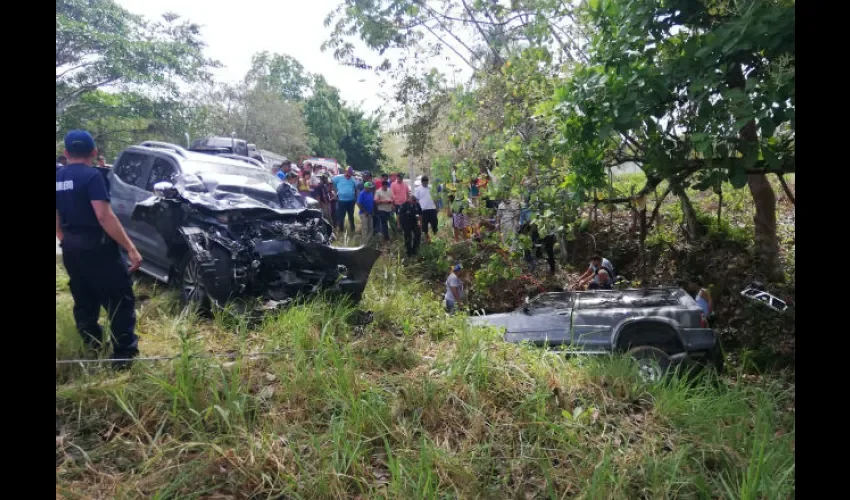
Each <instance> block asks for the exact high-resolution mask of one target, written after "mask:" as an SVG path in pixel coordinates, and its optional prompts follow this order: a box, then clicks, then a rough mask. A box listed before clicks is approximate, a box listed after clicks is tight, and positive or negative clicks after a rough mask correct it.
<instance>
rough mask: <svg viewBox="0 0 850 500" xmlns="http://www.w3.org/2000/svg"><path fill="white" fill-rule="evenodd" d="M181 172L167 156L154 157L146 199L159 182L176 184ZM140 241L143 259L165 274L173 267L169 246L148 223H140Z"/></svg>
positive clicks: (146, 185)
mask: <svg viewBox="0 0 850 500" xmlns="http://www.w3.org/2000/svg"><path fill="white" fill-rule="evenodd" d="M179 172H180V170H179V168H178V166H177V163H176V162H174V160H172V159H171V158H169V157H167V156H164V155H163V156H159V155H157V156H154V158H153V164H152V165H151V168H150V174H148V177H147V182H146V183H145V187H144V190H145V198H148V197H151V196H153V195H154V192H153V188H154V186H155V185H156V183H157V182H162V181H167V182H171V183H174V181H175V178H176V175H177V174H178V173H179ZM138 224H139V226H138V229H139V233H140V234H139V241H141V242H143V245H144V248H145V250H142V249H139V252H141V253H142V255H143V257H144V258H146V259H148V260H149V261H151V262H152V263H153V264H156V266H157V267H158V268H160V269H161V270H162V271H163V272H164V273H167V272H168V270H169V268H170V267H171V261H170V259H169V258H168V245H167V244H166V243H165V240H164V239H163V238H162V235H161V234H160V232H159V231H158V230H157V229H156V228H155V227H154V226H152V225H150V224H148V223H147V222H140V223H138Z"/></svg>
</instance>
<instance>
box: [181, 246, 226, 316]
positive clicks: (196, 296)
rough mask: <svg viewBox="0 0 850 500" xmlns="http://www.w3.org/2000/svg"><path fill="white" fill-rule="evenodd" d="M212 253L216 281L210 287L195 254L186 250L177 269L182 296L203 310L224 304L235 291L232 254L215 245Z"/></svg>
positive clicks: (185, 300)
mask: <svg viewBox="0 0 850 500" xmlns="http://www.w3.org/2000/svg"><path fill="white" fill-rule="evenodd" d="M210 253H211V254H212V256H213V258H214V259H215V277H216V280H215V281H216V283H215V284H214V285H213V286H212V287H210V286H209V284H208V283H205V282H204V280H203V277H202V273H201V263H200V262H199V261H198V259H197V257H196V256H195V254H193V253H192V252H186V255H185V256H184V257H183V259H182V260H181V262H180V264H179V265H178V268H177V270H176V273H175V274H176V276H177V278H178V279H177V283H178V286H179V287H180V297H181V298H182V299H183V301H184V302H185V303H187V304H194V305H197V306H198V307H199V308H200V309H201V310H203V311H209V310H212V309H213V306H214V305H215V304H216V303H217V304H218V305H220V306H223V305H224V304H225V303H227V301H228V300H229V299H230V296H231V295H232V292H233V268H232V266H231V264H230V255H228V253H227V251H226V250H224V249H223V248H221V247H219V246H213V247H212V248H211V249H210Z"/></svg>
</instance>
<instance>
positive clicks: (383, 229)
mask: <svg viewBox="0 0 850 500" xmlns="http://www.w3.org/2000/svg"><path fill="white" fill-rule="evenodd" d="M391 213H392V212H385V211H383V210H376V211H375V232H376V233H378V232H380V233H381V234H383V235H384V241H389V239H390V214H391Z"/></svg>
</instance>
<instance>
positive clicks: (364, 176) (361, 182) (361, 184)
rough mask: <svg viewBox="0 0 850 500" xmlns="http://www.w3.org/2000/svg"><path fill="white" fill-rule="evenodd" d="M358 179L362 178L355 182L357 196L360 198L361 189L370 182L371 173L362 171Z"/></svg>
mask: <svg viewBox="0 0 850 500" xmlns="http://www.w3.org/2000/svg"><path fill="white" fill-rule="evenodd" d="M360 177H362V179H361V180H359V181H357V196H360V192H361V191H363V187H364V186H365V185H366V183H367V182H372V172H370V171H368V170H364V171H363V173H361V174H360ZM372 184H374V182H372Z"/></svg>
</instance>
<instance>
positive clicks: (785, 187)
mask: <svg viewBox="0 0 850 500" xmlns="http://www.w3.org/2000/svg"><path fill="white" fill-rule="evenodd" d="M776 177H779V184H782V189H783V190H784V191H785V196H787V197H788V199H789V200H791V204H792V205H794V206H795V207H796V206H797V200H796V199H795V198H794V193H792V192H791V189H790V188H789V187H788V183H787V182H785V177H784V176H783V175H782V174H776Z"/></svg>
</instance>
